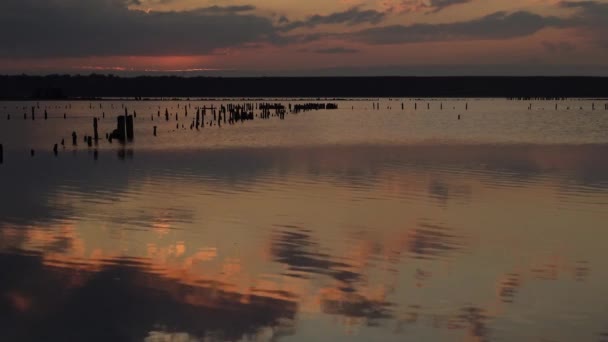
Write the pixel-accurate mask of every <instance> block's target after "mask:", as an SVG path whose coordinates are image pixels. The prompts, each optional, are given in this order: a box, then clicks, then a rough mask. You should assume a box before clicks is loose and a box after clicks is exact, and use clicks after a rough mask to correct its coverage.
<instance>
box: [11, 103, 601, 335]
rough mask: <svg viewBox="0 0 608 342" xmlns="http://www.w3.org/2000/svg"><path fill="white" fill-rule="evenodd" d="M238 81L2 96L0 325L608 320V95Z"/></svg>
mask: <svg viewBox="0 0 608 342" xmlns="http://www.w3.org/2000/svg"><path fill="white" fill-rule="evenodd" d="M244 102H248V103H251V102H252V101H225V102H220V101H214V100H205V101H202V100H200V101H199V100H197V101H194V100H193V101H190V102H188V101H185V100H183V101H140V102H134V101H119V100H113V101H101V102H100V101H96V102H89V101H86V102H85V101H74V102H39V103H37V102H0V144H3V147H4V153H3V154H4V155H3V163H2V164H1V165H0V199H1V200H0V340H2V341H216V340H218V341H222V340H228V341H241V340H247V341H248V340H254V341H270V340H273V341H312V340H319V341H404V340H408V341H409V340H411V341H603V342H605V341H608V267H607V265H606V264H607V260H608V248H607V246H608V245H607V241H608V110H605V104H606V103H608V100H577V99H574V100H567V101H507V100H503V99H483V100H480V99H459V100H454V99H450V100H447V99H434V100H431V101H427V100H415V99H399V100H389V99H381V100H374V101H373V103H379V107H380V110H377V109H373V107H372V106H374V107H375V105H372V101H371V100H369V101H359V100H356V101H355V100H342V101H332V100H326V101H324V102H334V103H337V104H338V105H339V109H338V110H331V111H327V110H322V111H313V112H304V113H300V114H297V115H295V114H288V115H287V116H286V118H285V120H279V118H277V117H271V118H270V119H268V120H260V119H259V118H256V119H255V120H253V121H247V122H244V123H237V124H235V125H227V124H223V125H222V126H221V127H218V126H217V124H216V125H214V126H209V125H208V124H207V125H206V126H205V127H204V128H202V129H199V130H198V131H197V130H196V129H193V130H191V129H190V123H191V122H192V120H193V117H195V115H196V107H198V106H206V107H211V106H216V107H217V106H220V105H221V104H228V103H244ZM265 102H276V101H270V100H268V101H265ZM304 102H316V101H312V100H307V101H304ZM284 103H285V104H286V105H287V102H284ZM290 103H292V104H295V103H297V101H291V102H290ZM402 103H403V106H404V107H403V109H402V107H401V104H402ZM427 104H428V107H427ZM530 104H532V107H531V109H529V108H530V107H529V106H530ZM556 104H557V105H558V108H557V110H556V109H555V105H556ZM32 106H33V107H35V108H36V109H35V120H34V121H32V120H31V107H32ZM123 106H126V107H127V108H128V111H129V113H132V111H133V110H135V111H136V112H137V118H136V119H135V140H134V141H133V142H132V143H127V144H120V143H118V142H117V141H116V140H115V141H114V142H113V143H109V142H108V141H106V140H105V139H101V140H100V141H99V144H98V145H96V146H95V145H94V146H93V147H87V145H86V144H85V143H84V140H83V136H84V135H91V134H93V122H92V121H93V119H92V118H93V117H94V116H96V117H99V118H100V121H99V132H100V135H102V136H103V137H104V138H105V133H106V132H110V131H111V130H112V129H114V128H115V126H116V116H117V115H120V114H122V113H123V112H124V109H123ZM178 106H179V108H178ZM185 106H186V107H188V116H187V117H186V115H185V108H184V107H185ZM415 106H416V107H415ZM442 107H443V109H442ZM45 108H46V110H47V114H48V119H47V120H44V110H45ZM165 108H166V109H167V110H168V111H169V112H170V113H171V118H170V120H169V121H168V122H167V121H166V120H165V118H164V112H165ZM427 108H428V109H427ZM158 111H160V116H159V115H158ZM104 112H105V118H103V115H102V113H104ZM255 112H256V113H258V112H259V111H255ZM24 113H25V114H26V117H27V119H26V120H24V118H23V115H24ZM64 113H65V114H66V119H63V115H64ZM175 113H178V119H177V121H176V119H175ZM9 114H10V115H11V118H10V120H7V118H8V115H9ZM210 115H211V114H209V112H208V113H207V118H208V119H209V117H210ZM458 115H461V119H460V120H458ZM211 116H212V115H211ZM182 124H183V125H184V128H182V127H181V125H182ZM177 125H179V128H177V127H176V126H177ZM153 126H157V127H158V134H157V136H156V137H154V136H153V135H152V131H153ZM72 131H76V132H77V134H78V146H75V147H74V146H72V144H71V133H72ZM62 138H63V139H65V142H66V144H65V147H61V145H60V146H59V151H58V155H57V156H54V154H53V152H52V147H53V145H54V144H56V143H59V142H60V141H61V139H62ZM32 149H34V151H35V155H34V156H33V157H32V156H31V155H30V153H31V150H32ZM95 151H96V152H95Z"/></svg>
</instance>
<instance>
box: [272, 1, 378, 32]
mask: <svg viewBox="0 0 608 342" xmlns="http://www.w3.org/2000/svg"><path fill="white" fill-rule="evenodd" d="M386 15H387V14H386V13H384V12H379V11H376V10H361V9H360V8H359V7H353V8H351V9H348V10H346V11H344V12H335V13H331V14H328V15H319V14H316V15H313V16H310V17H308V18H307V19H306V20H304V21H294V22H292V23H290V24H287V25H285V26H283V27H281V30H283V31H291V30H294V29H297V28H301V27H307V28H313V27H316V26H319V25H331V24H345V25H348V26H353V25H359V24H378V23H380V22H381V21H383V20H384V19H385V18H386Z"/></svg>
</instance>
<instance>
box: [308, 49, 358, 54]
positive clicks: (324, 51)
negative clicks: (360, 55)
mask: <svg viewBox="0 0 608 342" xmlns="http://www.w3.org/2000/svg"><path fill="white" fill-rule="evenodd" d="M313 52H315V53H322V54H350V53H357V52H359V50H357V49H350V48H345V47H335V48H327V49H317V50H313Z"/></svg>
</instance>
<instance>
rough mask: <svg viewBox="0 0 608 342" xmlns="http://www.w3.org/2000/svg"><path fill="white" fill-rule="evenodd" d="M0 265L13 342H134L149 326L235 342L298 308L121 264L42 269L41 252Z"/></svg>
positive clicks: (287, 318) (5, 257) (5, 258)
mask: <svg viewBox="0 0 608 342" xmlns="http://www.w3.org/2000/svg"><path fill="white" fill-rule="evenodd" d="M0 267H1V268H2V270H3V272H2V276H0V277H1V283H0V293H2V294H3V296H2V299H3V301H2V302H0V303H2V304H1V305H0V312H1V313H2V317H3V319H2V321H1V322H0V324H1V325H2V326H3V327H2V328H3V329H2V331H3V332H4V333H5V335H4V336H3V339H4V338H6V340H9V341H42V340H49V339H50V340H55V341H67V340H87V341H110V340H112V341H134V340H143V339H144V338H145V337H148V335H149V334H150V332H151V329H154V330H162V331H165V332H188V334H189V335H192V336H195V337H197V338H203V337H211V338H212V339H214V340H215V339H217V340H238V339H241V338H242V337H243V336H247V335H255V334H256V333H258V331H259V330H260V329H261V328H262V327H275V326H281V325H289V324H292V323H290V322H291V321H292V320H293V319H294V317H295V314H296V311H297V304H296V303H294V302H292V301H287V300H282V299H277V298H271V297H265V296H261V295H244V294H241V293H238V292H232V291H230V290H226V289H224V288H223V286H222V284H218V283H212V284H205V285H203V284H198V285H197V286H191V285H186V284H181V283H179V282H177V281H174V280H171V279H167V278H164V277H161V276H159V275H157V274H151V273H150V272H149V271H148V270H147V269H146V268H142V267H141V266H140V265H137V264H134V263H132V262H129V261H126V262H123V261H122V260H120V259H116V260H114V261H113V263H112V265H108V266H105V267H103V268H101V269H99V270H97V271H96V272H87V271H80V272H73V271H70V270H65V269H56V268H52V267H45V266H44V263H43V261H42V257H41V256H40V255H36V254H33V255H21V254H4V253H2V254H0ZM32 327H36V329H31V328H32ZM7 333H8V335H6V334H7Z"/></svg>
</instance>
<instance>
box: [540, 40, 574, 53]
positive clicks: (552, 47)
mask: <svg viewBox="0 0 608 342" xmlns="http://www.w3.org/2000/svg"><path fill="white" fill-rule="evenodd" d="M542 45H543V47H544V48H545V49H546V50H547V51H548V52H551V53H565V52H570V51H574V50H575V49H576V46H574V45H572V44H570V43H568V42H549V41H543V42H542Z"/></svg>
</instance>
